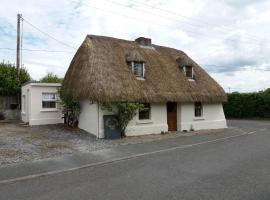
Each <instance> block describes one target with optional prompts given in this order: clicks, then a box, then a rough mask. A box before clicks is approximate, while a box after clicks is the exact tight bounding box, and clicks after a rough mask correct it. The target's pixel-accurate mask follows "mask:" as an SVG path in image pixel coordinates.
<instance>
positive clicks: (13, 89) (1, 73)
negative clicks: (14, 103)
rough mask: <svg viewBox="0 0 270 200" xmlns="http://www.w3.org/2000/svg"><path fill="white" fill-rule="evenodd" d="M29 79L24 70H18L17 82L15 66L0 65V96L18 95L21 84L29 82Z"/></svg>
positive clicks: (2, 63)
mask: <svg viewBox="0 0 270 200" xmlns="http://www.w3.org/2000/svg"><path fill="white" fill-rule="evenodd" d="M30 80H31V77H30V75H29V73H28V72H27V70H26V69H25V68H21V69H20V74H19V80H17V70H16V67H15V65H13V64H10V63H4V62H1V63H0V95H16V94H18V93H20V91H21V86H22V84H23V83H25V82H27V81H30Z"/></svg>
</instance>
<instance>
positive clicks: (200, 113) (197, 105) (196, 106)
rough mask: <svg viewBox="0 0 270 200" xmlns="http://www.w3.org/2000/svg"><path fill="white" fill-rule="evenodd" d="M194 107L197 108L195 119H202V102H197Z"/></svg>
mask: <svg viewBox="0 0 270 200" xmlns="http://www.w3.org/2000/svg"><path fill="white" fill-rule="evenodd" d="M194 107H195V117H202V114H203V107H202V103H201V102H195V103H194Z"/></svg>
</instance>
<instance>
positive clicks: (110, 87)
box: [63, 35, 226, 102]
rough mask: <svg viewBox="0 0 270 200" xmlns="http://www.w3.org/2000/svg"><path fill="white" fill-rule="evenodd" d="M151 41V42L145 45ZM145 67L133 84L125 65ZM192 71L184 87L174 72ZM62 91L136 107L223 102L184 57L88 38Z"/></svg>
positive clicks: (153, 47) (180, 74)
mask: <svg viewBox="0 0 270 200" xmlns="http://www.w3.org/2000/svg"><path fill="white" fill-rule="evenodd" d="M150 41H151V40H150ZM129 60H136V61H144V62H146V63H145V80H137V79H136V77H135V75H134V74H133V73H132V72H131V71H130V69H129V68H128V66H127V61H129ZM187 64H188V65H191V66H193V68H194V73H195V77H196V80H195V81H189V80H188V79H187V77H185V75H184V74H183V72H182V71H181V70H180V69H179V66H181V65H187ZM63 90H64V92H65V93H66V94H69V95H72V96H73V98H74V99H76V100H82V99H85V98H87V99H90V100H97V101H114V102H115V101H138V102H167V101H176V102H195V101H201V102H224V101H226V95H225V92H224V90H223V89H222V88H221V87H220V85H219V84H218V83H217V82H216V81H215V80H214V79H212V78H211V77H210V76H209V75H208V74H207V73H206V72H205V71H204V70H203V69H202V68H201V67H200V66H199V65H198V64H196V63H195V62H194V61H193V60H192V59H191V58H189V57H188V56H187V55H186V54H185V53H184V52H182V51H180V50H177V49H173V48H168V47H162V46H157V45H151V48H145V47H143V46H141V45H140V44H139V43H138V42H135V41H127V40H121V39H116V38H111V37H104V36H94V35H88V36H87V37H86V38H85V40H84V42H83V43H82V45H81V46H80V48H79V49H78V51H77V53H76V54H75V56H74V58H73V60H72V62H71V64H70V66H69V69H68V71H67V73H66V76H65V79H64V82H63Z"/></svg>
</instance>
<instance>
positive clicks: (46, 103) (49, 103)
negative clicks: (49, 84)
mask: <svg viewBox="0 0 270 200" xmlns="http://www.w3.org/2000/svg"><path fill="white" fill-rule="evenodd" d="M42 108H56V102H55V101H42Z"/></svg>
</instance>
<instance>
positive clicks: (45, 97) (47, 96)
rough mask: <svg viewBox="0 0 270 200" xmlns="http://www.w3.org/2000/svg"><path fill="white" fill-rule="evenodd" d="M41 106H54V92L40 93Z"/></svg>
mask: <svg viewBox="0 0 270 200" xmlns="http://www.w3.org/2000/svg"><path fill="white" fill-rule="evenodd" d="M42 108H56V94H55V93H42Z"/></svg>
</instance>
